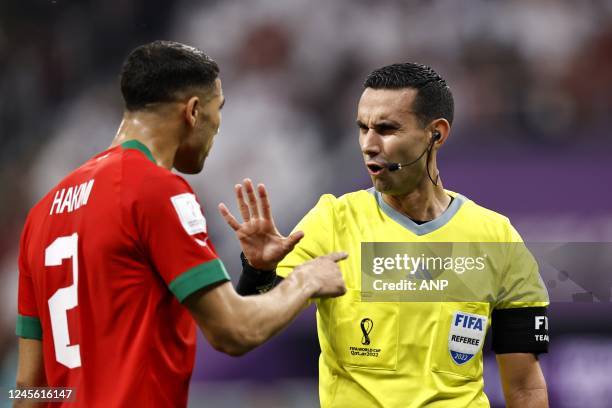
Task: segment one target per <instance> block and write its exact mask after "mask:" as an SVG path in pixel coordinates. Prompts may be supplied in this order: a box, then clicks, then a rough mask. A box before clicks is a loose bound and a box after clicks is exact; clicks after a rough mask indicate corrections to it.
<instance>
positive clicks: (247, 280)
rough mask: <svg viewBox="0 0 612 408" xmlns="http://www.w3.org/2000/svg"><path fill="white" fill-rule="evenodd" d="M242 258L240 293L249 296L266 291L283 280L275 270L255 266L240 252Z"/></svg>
mask: <svg viewBox="0 0 612 408" xmlns="http://www.w3.org/2000/svg"><path fill="white" fill-rule="evenodd" d="M240 260H241V261H242V274H241V275H240V279H239V280H238V285H237V286H236V292H238V294H240V295H242V296H248V295H257V294H259V293H264V292H267V291H269V290H270V289H272V288H273V287H274V286H276V285H278V284H279V283H280V282H281V281H282V278H281V277H279V276H276V271H274V270H271V271H264V270H261V269H256V268H253V267H252V266H251V264H249V261H248V260H247V259H246V257H245V256H244V253H242V252H241V253H240Z"/></svg>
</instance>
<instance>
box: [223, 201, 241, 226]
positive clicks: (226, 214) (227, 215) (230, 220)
mask: <svg viewBox="0 0 612 408" xmlns="http://www.w3.org/2000/svg"><path fill="white" fill-rule="evenodd" d="M219 212H220V213H221V216H222V217H223V219H224V220H225V222H227V224H228V225H229V226H230V227H231V228H232V229H233V230H234V231H238V229H240V224H239V223H238V221H237V220H236V217H234V216H233V215H232V213H231V212H230V210H229V209H228V208H227V207H226V205H225V204H223V203H221V204H219Z"/></svg>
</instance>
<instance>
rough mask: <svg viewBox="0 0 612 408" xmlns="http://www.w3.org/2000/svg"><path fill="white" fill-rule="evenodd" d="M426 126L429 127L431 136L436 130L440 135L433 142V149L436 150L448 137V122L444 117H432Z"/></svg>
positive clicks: (433, 135)
mask: <svg viewBox="0 0 612 408" xmlns="http://www.w3.org/2000/svg"><path fill="white" fill-rule="evenodd" d="M428 128H429V129H430V132H431V137H432V138H433V137H435V134H436V132H437V133H438V134H439V135H440V136H439V137H438V138H437V140H436V141H435V142H434V144H433V149H434V150H436V149H438V148H440V147H441V146H442V145H443V144H444V143H445V142H446V139H448V136H449V135H450V123H448V120H446V119H444V118H439V119H434V120H433V121H431V123H430V125H429V127H428Z"/></svg>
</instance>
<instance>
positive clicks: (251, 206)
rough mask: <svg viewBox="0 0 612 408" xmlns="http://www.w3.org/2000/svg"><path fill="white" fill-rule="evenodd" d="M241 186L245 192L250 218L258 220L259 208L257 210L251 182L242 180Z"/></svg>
mask: <svg viewBox="0 0 612 408" xmlns="http://www.w3.org/2000/svg"><path fill="white" fill-rule="evenodd" d="M242 185H243V186H244V189H245V190H246V194H247V200H248V204H249V211H250V212H251V217H253V218H259V208H257V198H255V189H254V188H253V182H252V181H251V179H248V178H246V179H244V180H243V182H242Z"/></svg>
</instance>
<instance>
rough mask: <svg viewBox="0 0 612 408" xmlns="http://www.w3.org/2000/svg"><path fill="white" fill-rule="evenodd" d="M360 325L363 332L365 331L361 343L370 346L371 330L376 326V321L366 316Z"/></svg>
mask: <svg viewBox="0 0 612 408" xmlns="http://www.w3.org/2000/svg"><path fill="white" fill-rule="evenodd" d="M360 326H361V332H362V333H363V337H362V338H361V344H363V345H364V346H369V345H370V332H371V331H372V329H373V328H374V322H373V321H372V319H370V318H368V317H366V318H365V319H363V320H361V323H360Z"/></svg>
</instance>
